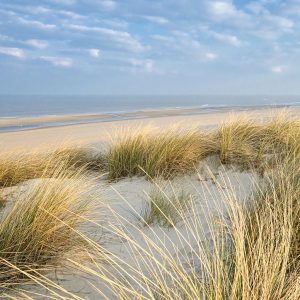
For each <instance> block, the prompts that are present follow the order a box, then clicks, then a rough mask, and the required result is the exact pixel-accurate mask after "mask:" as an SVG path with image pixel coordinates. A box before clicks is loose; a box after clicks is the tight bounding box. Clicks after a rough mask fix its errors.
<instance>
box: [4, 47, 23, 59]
mask: <svg viewBox="0 0 300 300" xmlns="http://www.w3.org/2000/svg"><path fill="white" fill-rule="evenodd" d="M0 54H3V55H8V56H13V57H16V58H19V59H21V58H25V53H24V51H23V50H22V49H20V48H12V47H0Z"/></svg>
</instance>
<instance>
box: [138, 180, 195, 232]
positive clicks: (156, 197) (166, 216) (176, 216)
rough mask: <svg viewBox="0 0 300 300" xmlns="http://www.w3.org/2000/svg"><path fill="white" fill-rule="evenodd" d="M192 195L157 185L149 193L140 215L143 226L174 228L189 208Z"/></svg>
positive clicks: (171, 187) (169, 186)
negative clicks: (155, 225) (156, 225)
mask: <svg viewBox="0 0 300 300" xmlns="http://www.w3.org/2000/svg"><path fill="white" fill-rule="evenodd" d="M191 202H192V195H190V194H189V193H187V192H185V191H184V190H182V189H178V188H175V187H173V186H172V184H169V185H167V186H165V187H163V186H162V185H159V184H155V186H154V187H153V188H152V190H151V191H150V193H149V195H148V196H147V202H146V204H145V207H144V209H143V211H142V213H141V219H142V221H143V222H144V225H145V226H149V225H152V224H158V225H160V226H164V227H174V226H175V225H176V223H177V222H178V221H180V220H181V219H182V218H183V215H184V212H185V211H186V210H187V209H188V208H189V207H190V206H191Z"/></svg>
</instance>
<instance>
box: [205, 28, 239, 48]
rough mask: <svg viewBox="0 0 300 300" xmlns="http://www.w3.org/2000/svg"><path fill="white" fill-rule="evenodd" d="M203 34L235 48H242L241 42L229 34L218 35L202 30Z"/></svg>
mask: <svg viewBox="0 0 300 300" xmlns="http://www.w3.org/2000/svg"><path fill="white" fill-rule="evenodd" d="M203 30H204V32H205V33H207V34H208V35H209V36H211V37H213V38H214V39H216V40H218V41H221V42H225V43H227V44H230V45H232V46H235V47H241V46H243V44H244V43H243V42H242V41H241V40H240V39H239V38H238V37H237V36H235V35H231V34H225V33H219V32H215V31H212V30H209V29H206V28H204V29H203Z"/></svg>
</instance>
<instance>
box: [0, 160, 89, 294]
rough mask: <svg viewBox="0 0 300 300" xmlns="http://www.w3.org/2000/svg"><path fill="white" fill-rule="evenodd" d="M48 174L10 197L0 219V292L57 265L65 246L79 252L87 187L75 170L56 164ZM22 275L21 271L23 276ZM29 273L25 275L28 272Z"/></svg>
mask: <svg viewBox="0 0 300 300" xmlns="http://www.w3.org/2000/svg"><path fill="white" fill-rule="evenodd" d="M54 172H55V174H53V178H44V179H39V180H38V181H37V182H34V183H32V184H31V185H30V186H28V188H27V190H26V191H25V192H23V193H22V194H21V195H19V196H18V199H11V203H10V204H9V207H8V208H7V209H6V211H5V213H4V214H3V215H2V216H1V222H0V288H1V290H2V291H4V290H5V289H7V288H10V287H12V286H15V285H17V284H19V283H20V282H23V281H25V282H26V281H28V280H29V279H30V276H31V275H32V276H34V275H36V274H38V273H44V272H50V271H51V270H54V268H55V266H57V265H62V264H63V261H64V255H65V254H66V253H68V252H69V251H74V252H75V253H76V252H77V253H78V251H83V249H84V248H82V247H83V245H85V248H86V243H85V242H84V240H83V239H82V238H81V236H80V234H79V233H78V232H77V230H78V229H79V227H80V226H81V225H82V224H83V223H84V221H83V220H84V217H86V216H87V215H88V211H89V209H90V208H89V205H90V201H89V198H88V197H87V188H88V186H89V183H88V181H87V180H86V178H85V177H84V176H83V175H82V174H81V173H80V172H75V173H73V174H70V172H69V171H66V170H65V166H64V165H59V164H58V165H57V166H56V169H55V171H54ZM25 274H26V275H25ZM30 274H31V275H30Z"/></svg>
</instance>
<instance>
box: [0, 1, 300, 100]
mask: <svg viewBox="0 0 300 300" xmlns="http://www.w3.org/2000/svg"><path fill="white" fill-rule="evenodd" d="M0 68H1V69H0V94H82V95H83V94H106V95H107V94H118V95H122V94H147V95H151V94H300V84H299V79H300V0H286V1H282V0H256V1H255V0H253V1H246V0H235V1H232V0H216V1H214V0H160V1H157V0H37V1H33V0H1V1H0Z"/></svg>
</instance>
